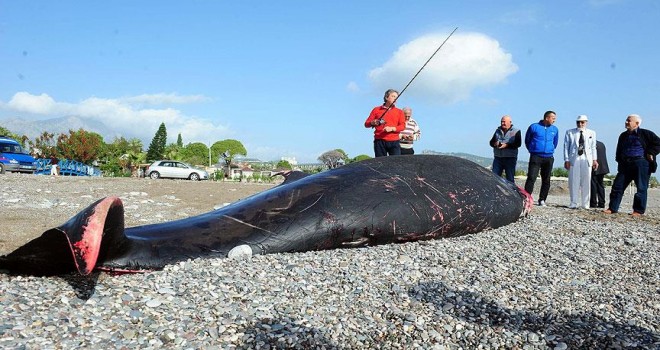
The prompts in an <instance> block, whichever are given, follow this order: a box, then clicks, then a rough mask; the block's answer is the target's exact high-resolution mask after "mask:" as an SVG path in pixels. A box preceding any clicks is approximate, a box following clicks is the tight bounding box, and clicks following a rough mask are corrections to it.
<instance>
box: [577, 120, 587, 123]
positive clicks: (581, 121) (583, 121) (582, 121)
mask: <svg viewBox="0 0 660 350" xmlns="http://www.w3.org/2000/svg"><path fill="white" fill-rule="evenodd" d="M577 123H578V124H586V123H587V122H586V121H585V120H580V121H578V122H577Z"/></svg>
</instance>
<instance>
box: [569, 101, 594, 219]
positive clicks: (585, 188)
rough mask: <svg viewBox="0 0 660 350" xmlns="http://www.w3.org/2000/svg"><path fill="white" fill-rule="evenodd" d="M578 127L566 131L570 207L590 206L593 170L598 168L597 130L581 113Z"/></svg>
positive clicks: (578, 118)
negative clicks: (594, 129)
mask: <svg viewBox="0 0 660 350" xmlns="http://www.w3.org/2000/svg"><path fill="white" fill-rule="evenodd" d="M575 123H576V124H577V127H576V128H574V129H570V130H567V131H566V136H565V137H564V168H566V169H567V170H568V190H569V192H570V196H571V203H570V204H569V206H568V207H569V208H571V209H577V208H578V207H581V208H585V209H586V208H589V201H590V198H591V194H590V193H591V192H590V191H591V170H592V169H597V168H598V156H597V153H596V132H595V131H593V130H589V129H587V123H588V118H587V116H586V115H583V114H582V115H579V116H578V117H577V120H576V121H575Z"/></svg>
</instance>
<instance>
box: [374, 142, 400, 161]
mask: <svg viewBox="0 0 660 350" xmlns="http://www.w3.org/2000/svg"><path fill="white" fill-rule="evenodd" d="M374 153H375V154H376V157H385V156H387V155H390V156H399V155H401V144H400V143H399V141H398V140H397V141H385V140H374Z"/></svg>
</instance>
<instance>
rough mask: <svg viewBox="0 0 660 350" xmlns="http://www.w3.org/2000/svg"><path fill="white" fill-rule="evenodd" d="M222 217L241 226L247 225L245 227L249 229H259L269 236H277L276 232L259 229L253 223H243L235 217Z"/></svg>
mask: <svg viewBox="0 0 660 350" xmlns="http://www.w3.org/2000/svg"><path fill="white" fill-rule="evenodd" d="M222 217H223V218H226V219H229V220H233V221H235V222H238V223H239V224H242V225H245V226H247V227H252V228H254V229H257V230H259V231H263V232H266V233H269V234H271V235H276V234H277V233H276V232H272V231H268V230H266V229H264V228H261V227H259V226H256V225H253V224H251V223H249V222H245V221H243V220H240V219H237V218H235V217H233V216H229V215H223V216H222Z"/></svg>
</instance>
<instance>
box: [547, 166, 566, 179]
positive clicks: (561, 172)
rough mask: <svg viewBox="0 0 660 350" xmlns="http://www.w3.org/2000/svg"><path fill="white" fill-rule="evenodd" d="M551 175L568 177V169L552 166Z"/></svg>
mask: <svg viewBox="0 0 660 350" xmlns="http://www.w3.org/2000/svg"><path fill="white" fill-rule="evenodd" d="M551 175H552V176H554V177H568V170H566V169H564V168H554V169H552V174H551Z"/></svg>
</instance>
